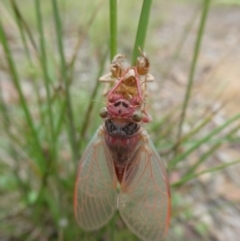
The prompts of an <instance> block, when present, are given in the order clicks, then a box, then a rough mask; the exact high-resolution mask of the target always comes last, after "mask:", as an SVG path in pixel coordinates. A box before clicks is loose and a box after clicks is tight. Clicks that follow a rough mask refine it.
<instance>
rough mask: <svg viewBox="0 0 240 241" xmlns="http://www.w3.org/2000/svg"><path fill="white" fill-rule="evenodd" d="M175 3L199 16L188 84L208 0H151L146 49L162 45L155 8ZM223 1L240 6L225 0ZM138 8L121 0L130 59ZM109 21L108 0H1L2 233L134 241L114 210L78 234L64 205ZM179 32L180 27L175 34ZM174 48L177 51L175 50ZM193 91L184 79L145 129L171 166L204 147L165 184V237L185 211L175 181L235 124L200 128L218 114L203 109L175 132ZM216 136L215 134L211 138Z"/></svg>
mask: <svg viewBox="0 0 240 241" xmlns="http://www.w3.org/2000/svg"><path fill="white" fill-rule="evenodd" d="M174 2H177V3H178V4H194V5H196V6H197V9H199V13H201V16H202V21H199V29H201V28H200V26H201V24H202V30H199V31H196V47H195V49H194V50H193V55H194V56H195V57H193V60H192V62H191V65H192V72H191V73H190V74H189V82H188V83H190V82H191V81H192V80H193V77H194V74H195V68H196V64H197V59H198V51H199V48H200V46H201V40H202V37H203V34H204V21H205V20H207V14H205V15H204V14H202V13H204V10H205V11H207V10H208V3H209V2H210V1H208V0H207V1H196V2H194V3H193V2H189V1H187V0H185V1H184V0H182V1H173V0H172V1H169V2H168V3H167V1H163V2H162V3H160V1H153V6H152V15H150V24H149V28H148V32H147V38H146V40H145V43H146V48H145V49H147V50H149V52H151V53H153V52H154V51H156V49H157V48H158V47H159V48H160V49H161V48H164V46H157V45H158V42H157V41H154V39H152V37H151V36H152V34H153V33H154V31H156V28H159V27H160V26H161V25H162V24H164V22H165V21H166V19H167V16H166V15H165V13H164V8H163V7H164V6H166V7H167V6H168V4H171V3H174ZM221 2H222V3H223V2H224V3H227V4H239V2H238V1H233V0H231V1H230V0H229V1H221ZM217 3H218V2H217V1H215V2H214V1H213V4H217ZM164 4H166V5H164ZM162 9H163V10H162ZM140 12H141V4H140V2H139V1H137V0H134V1H133V0H132V1H119V4H118V29H117V34H118V38H117V40H118V46H117V47H118V52H121V53H124V54H126V55H127V56H128V57H130V56H131V55H132V53H133V49H134V42H135V36H136V32H137V27H138V22H139V16H140ZM205 13H207V12H205ZM199 15H200V14H199ZM109 28H110V25H109V2H108V1H104V0H91V1H75V0H59V1H55V0H52V1H43V0H42V1H40V0H35V1H30V0H21V2H20V1H13V0H1V1H0V43H1V52H0V53H1V57H0V82H1V89H0V111H1V116H0V195H1V199H0V239H1V238H2V239H3V240H5V239H6V240H8V237H10V238H9V240H24V241H25V240H29V241H31V240H81V241H82V240H86V241H88V240H111V241H114V240H115V241H121V240H128V241H134V240H138V239H137V238H136V237H135V236H134V235H133V234H131V232H130V231H129V230H128V229H127V228H126V227H125V226H124V224H123V223H122V221H121V220H120V218H119V216H118V214H116V217H115V218H114V220H112V221H111V222H110V223H109V224H108V225H107V226H106V227H104V228H102V229H101V230H100V231H96V232H92V233H86V232H84V231H82V230H81V229H80V228H79V227H78V226H77V224H76V222H75V219H74V214H73V207H72V206H73V205H72V203H73V201H72V200H73V188H74V181H75V175H76V170H77V163H78V159H79V158H80V156H81V154H82V152H83V150H84V148H85V147H86V145H87V143H88V142H89V140H90V139H91V137H92V135H93V133H94V132H95V131H96V129H97V128H98V126H99V125H100V124H101V119H100V118H99V115H98V112H99V109H100V108H101V107H103V106H104V99H103V97H102V87H101V86H100V85H99V83H98V78H99V76H101V75H102V74H103V73H105V71H108V65H109V55H110V54H109V52H110V50H109V38H110V33H109V32H110V31H109ZM185 35H187V31H186V32H184V33H183V34H182V36H183V38H182V41H184V36H185ZM178 46H179V49H177V50H176V51H179V53H180V51H181V49H180V48H181V45H178ZM176 53H177V52H176ZM129 59H130V58H129ZM170 69H171V66H170V67H169V69H168V70H167V71H170ZM191 92H192V86H191V84H189V89H188V92H187V91H186V95H185V105H182V104H180V105H179V106H177V107H175V109H172V110H171V111H170V112H168V113H164V115H163V116H161V117H159V118H158V119H156V120H154V121H153V123H151V124H149V126H148V127H146V128H148V130H149V133H150V135H151V136H153V138H154V141H155V143H156V147H157V148H158V150H159V151H161V152H163V155H164V156H165V159H166V160H167V161H168V168H169V172H174V171H175V170H177V169H178V167H179V166H181V165H184V161H183V160H186V159H188V157H189V156H190V154H192V153H193V152H198V150H199V148H200V146H201V145H203V144H206V145H208V146H209V149H208V151H206V152H205V153H202V154H201V155H200V156H199V158H198V160H197V162H196V163H195V165H193V166H191V167H190V166H186V167H185V171H184V173H183V174H182V176H181V179H180V180H178V181H177V182H175V183H173V192H172V193H173V200H172V202H173V225H172V226H174V227H173V228H171V229H170V232H171V234H170V237H172V238H169V240H181V235H182V232H183V231H182V227H181V226H180V223H181V222H183V221H187V220H189V219H191V217H192V212H191V207H190V208H187V207H184V197H183V196H182V194H181V193H180V192H179V190H180V188H181V186H182V185H184V184H185V183H186V182H187V181H189V180H192V179H194V178H195V177H197V176H198V175H199V173H198V171H197V167H198V166H199V165H201V164H202V163H204V161H206V159H207V158H208V157H209V156H210V155H211V154H212V153H214V152H215V151H216V150H218V148H220V146H221V144H222V143H230V142H232V141H233V139H232V138H234V137H235V136H234V133H236V131H237V130H239V126H240V123H239V119H240V113H237V114H236V115H235V116H233V117H229V119H228V120H226V121H224V123H222V124H221V125H220V126H218V127H216V128H215V127H213V128H212V129H211V130H209V131H208V132H207V133H206V132H203V134H199V133H201V131H202V130H203V129H204V128H205V127H206V126H207V125H208V124H209V123H210V122H211V120H212V118H213V116H214V115H215V114H216V113H217V111H216V112H214V113H213V112H211V111H209V112H208V113H207V115H204V116H203V118H202V120H201V122H200V123H198V125H195V126H194V128H192V129H191V130H190V131H189V132H188V133H187V134H182V128H183V126H182V125H183V123H185V122H186V121H189V120H188V119H187V120H186V117H185V115H184V112H185V111H186V109H187V107H188V97H187V95H191ZM176 116H177V117H176ZM188 118H189V117H188ZM176 123H177V124H176ZM177 130H178V131H177ZM176 132H178V135H176ZM217 135H221V136H220V137H219V138H218V139H216V136H217ZM166 136H171V137H172V136H174V137H173V138H171V139H169V138H166ZM237 162H239V160H233V162H230V163H227V164H225V165H222V166H218V167H216V168H209V170H206V172H208V171H209V172H213V171H216V170H218V169H223V168H225V167H227V166H229V165H232V164H235V163H237ZM179 212H181V220H180V222H179V220H178V213H179ZM196 230H197V232H199V233H200V234H201V235H202V236H203V237H205V236H204V235H206V233H207V231H208V230H207V227H206V225H205V224H204V223H203V222H198V223H197V227H196ZM179 237H180V238H179ZM204 240H207V239H204Z"/></svg>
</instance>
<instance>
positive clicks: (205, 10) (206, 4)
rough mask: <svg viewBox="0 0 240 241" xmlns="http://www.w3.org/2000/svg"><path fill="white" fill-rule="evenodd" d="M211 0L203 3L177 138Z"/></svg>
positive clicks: (180, 132) (188, 96) (179, 133)
mask: <svg viewBox="0 0 240 241" xmlns="http://www.w3.org/2000/svg"><path fill="white" fill-rule="evenodd" d="M210 2H211V0H204V4H203V11H202V17H201V21H200V25H199V29H198V34H197V39H196V43H195V48H194V53H193V59H192V64H191V68H190V72H189V77H188V85H187V89H186V93H185V97H184V101H183V107H182V112H181V115H180V121H179V126H178V133H177V140H178V139H180V138H181V135H182V126H183V123H184V120H185V115H186V111H187V106H188V103H189V100H190V95H191V91H192V85H193V79H194V74H195V69H196V65H197V60H198V55H199V52H200V47H201V43H202V38H203V33H204V28H205V23H206V20H207V15H208V10H209V5H210Z"/></svg>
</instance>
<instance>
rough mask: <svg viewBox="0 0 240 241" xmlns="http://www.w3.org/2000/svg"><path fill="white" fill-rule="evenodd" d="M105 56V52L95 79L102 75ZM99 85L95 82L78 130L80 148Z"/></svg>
mask: <svg viewBox="0 0 240 241" xmlns="http://www.w3.org/2000/svg"><path fill="white" fill-rule="evenodd" d="M106 56H107V51H106V53H105V54H104V55H103V57H102V58H101V60H100V66H99V71H98V74H97V79H98V77H99V76H101V75H102V73H103V70H104V65H105V60H106ZM99 83H100V82H99V81H98V80H96V84H95V87H94V89H93V91H92V94H91V96H90V102H89V105H88V107H87V111H86V117H85V118H84V122H83V124H82V127H81V130H80V138H79V144H78V146H80V144H81V142H82V141H83V140H84V139H85V133H86V132H87V130H88V125H89V120H90V117H91V114H92V110H93V107H94V102H93V100H94V99H95V97H96V95H97V91H98V89H99Z"/></svg>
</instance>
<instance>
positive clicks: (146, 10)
mask: <svg viewBox="0 0 240 241" xmlns="http://www.w3.org/2000/svg"><path fill="white" fill-rule="evenodd" d="M151 5H152V0H143V4H142V11H141V15H140V19H139V22H138V30H137V34H136V39H135V44H134V48H133V54H132V65H134V64H135V62H136V59H137V56H138V54H139V48H141V49H142V50H143V49H144V43H145V39H146V35H147V29H148V21H149V17H150V10H151Z"/></svg>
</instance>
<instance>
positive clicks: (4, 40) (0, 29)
mask: <svg viewBox="0 0 240 241" xmlns="http://www.w3.org/2000/svg"><path fill="white" fill-rule="evenodd" d="M0 41H1V42H2V46H3V49H4V52H5V56H6V60H7V63H8V66H9V70H10V71H9V72H10V73H11V77H12V81H13V84H14V86H15V88H16V90H17V92H18V95H19V99H20V103H21V106H22V109H23V112H24V114H25V117H26V121H27V124H28V126H29V128H30V131H31V134H32V135H31V136H32V140H33V143H32V146H33V148H34V149H35V150H36V156H37V158H36V161H37V163H38V166H39V167H40V169H41V171H43V170H44V169H45V165H44V156H43V152H42V148H41V144H40V141H39V137H38V134H37V131H36V129H35V126H34V122H33V118H32V116H31V114H30V111H29V109H28V106H27V102H26V99H25V97H24V95H23V91H22V88H21V85H20V81H19V75H18V72H17V69H16V66H15V62H14V60H13V57H12V53H11V51H10V48H9V45H8V41H7V38H6V34H5V32H4V30H3V25H2V22H1V19H0Z"/></svg>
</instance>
